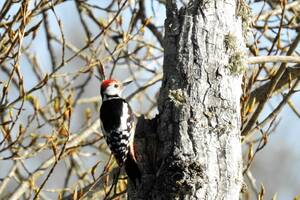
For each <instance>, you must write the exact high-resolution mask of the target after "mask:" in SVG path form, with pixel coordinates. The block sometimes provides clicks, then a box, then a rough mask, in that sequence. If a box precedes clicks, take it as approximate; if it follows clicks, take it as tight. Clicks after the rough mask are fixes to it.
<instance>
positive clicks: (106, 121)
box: [100, 79, 141, 187]
mask: <svg viewBox="0 0 300 200" xmlns="http://www.w3.org/2000/svg"><path fill="white" fill-rule="evenodd" d="M129 83H130V82H127V83H123V84H122V83H121V82H119V81H118V80H114V79H107V80H103V81H102V83H101V97H102V104H101V108H100V120H101V127H102V130H103V135H104V137H105V139H106V143H107V145H108V147H109V148H110V150H111V152H112V154H113V155H114V157H115V159H116V161H117V163H118V165H119V166H120V168H122V167H124V168H125V171H126V174H127V175H128V177H129V179H130V180H131V181H132V183H133V184H134V186H135V187H136V185H137V183H138V182H140V181H141V172H140V170H139V167H138V165H137V159H136V155H135V152H134V134H135V115H134V113H133V111H132V109H131V107H130V105H129V104H128V102H127V101H126V100H125V99H124V98H122V92H123V88H124V86H125V85H127V84H129Z"/></svg>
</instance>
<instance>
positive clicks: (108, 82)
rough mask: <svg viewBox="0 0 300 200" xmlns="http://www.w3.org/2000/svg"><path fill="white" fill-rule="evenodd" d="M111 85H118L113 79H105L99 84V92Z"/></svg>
mask: <svg viewBox="0 0 300 200" xmlns="http://www.w3.org/2000/svg"><path fill="white" fill-rule="evenodd" d="M112 83H119V81H117V80H114V79H107V80H104V81H102V83H101V90H105V89H106V88H107V87H108V86H109V85H111V84H112Z"/></svg>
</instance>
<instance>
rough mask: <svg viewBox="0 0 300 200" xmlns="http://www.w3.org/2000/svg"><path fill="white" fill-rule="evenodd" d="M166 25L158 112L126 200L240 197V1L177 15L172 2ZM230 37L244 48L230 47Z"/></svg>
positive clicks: (145, 126) (200, 4) (144, 128)
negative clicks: (136, 179) (237, 59)
mask: <svg viewBox="0 0 300 200" xmlns="http://www.w3.org/2000/svg"><path fill="white" fill-rule="evenodd" d="M165 28H166V32H165V39H164V42H165V43H164V48H165V58H164V66H163V69H164V78H163V83H162V88H161V91H160V98H159V113H160V114H159V116H157V117H156V119H154V120H144V119H140V120H139V123H138V127H137V134H136V135H137V136H136V137H137V139H136V140H137V151H138V154H139V161H140V167H141V168H142V169H143V178H142V183H141V185H140V186H139V187H138V189H137V191H133V190H132V188H129V194H128V196H129V199H187V200H190V199H225V200H235V199H238V198H239V193H240V189H241V184H242V175H241V169H242V159H241V143H240V107H239V105H240V101H239V98H240V94H241V78H240V76H239V75H237V73H236V71H233V69H235V66H232V65H234V64H236V63H239V62H233V61H232V57H234V55H235V54H236V52H238V51H239V49H240V47H243V46H244V43H243V37H242V25H241V21H240V20H239V18H238V17H237V16H236V0H209V1H200V0H195V1H190V3H189V4H188V5H187V6H186V7H185V8H184V9H180V10H179V11H178V10H177V7H176V3H175V1H171V0H170V1H167V19H166V21H165ZM228 35H230V36H231V37H232V38H234V40H235V41H234V43H236V44H238V46H239V47H232V45H231V44H226V37H227V36H228ZM230 48H231V50H230ZM232 49H234V50H232Z"/></svg>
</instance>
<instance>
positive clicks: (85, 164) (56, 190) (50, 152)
mask: <svg viewBox="0 0 300 200" xmlns="http://www.w3.org/2000/svg"><path fill="white" fill-rule="evenodd" d="M238 2H239V3H238V4H237V5H238V6H237V8H236V12H237V13H236V14H237V15H238V16H240V17H241V18H242V22H243V29H244V32H243V33H244V38H245V42H246V46H247V53H246V55H241V56H245V57H249V59H247V61H248V63H249V65H248V66H247V68H246V69H245V71H244V73H243V74H244V76H243V84H242V89H243V94H242V96H241V118H242V130H241V133H242V138H241V139H242V145H243V160H244V167H243V175H244V179H245V184H246V185H247V187H244V190H243V195H242V196H243V198H244V199H256V198H261V197H262V196H264V197H265V198H272V197H273V196H274V198H276V196H277V198H278V199H291V198H293V197H295V196H296V195H299V191H300V190H299V188H300V181H299V180H300V179H299V173H298V169H299V167H300V166H299V165H300V163H299V160H300V159H299V151H297V147H298V146H299V145H298V144H297V141H298V139H299V136H298V134H297V131H295V130H297V128H298V127H297V126H298V125H297V121H296V120H298V118H299V116H300V114H299V111H298V110H299V106H300V105H299V103H298V99H299V95H297V92H298V89H297V84H298V82H299V75H300V70H299V64H297V63H300V62H299V58H298V57H299V56H298V54H299V47H298V46H299V45H298V43H299V40H300V34H299V30H300V29H299V16H300V14H299V12H300V1H299V0H296V1H292V0H290V1H287V0H278V1H275V0H274V1H269V0H268V1H260V0H253V1H252V0H251V1H247V2H244V1H238ZM165 6H166V2H165V1H159V0H145V1H138V0H122V1H121V0H102V1H97V0H89V1H80V0H78V1H66V0H52V1H45V0H22V1H13V0H6V1H1V2H0V44H1V45H0V91H1V92H0V124H1V133H2V134H1V136H0V159H1V162H0V163H1V164H0V169H1V170H0V178H1V180H0V181H1V182H0V198H1V199H32V198H34V197H37V194H38V195H39V198H40V199H60V198H62V197H63V196H68V195H71V196H72V197H73V198H74V199H77V198H79V196H80V195H82V193H83V192H82V191H80V188H84V187H86V186H88V185H90V184H93V183H94V182H95V180H96V179H97V178H98V177H99V175H101V174H102V175H103V174H107V172H109V171H111V169H113V168H114V167H115V166H116V163H115V161H114V160H113V159H111V156H110V152H109V151H108V149H107V146H106V143H105V141H104V140H103V136H102V133H101V131H100V128H99V126H100V124H99V120H98V118H99V112H98V110H99V105H100V101H101V100H100V96H99V92H100V91H99V88H100V82H99V80H98V79H97V78H96V76H98V77H101V78H103V77H104V76H105V77H106V78H108V77H113V78H115V79H120V80H125V79H133V80H134V84H132V85H131V86H129V87H127V88H126V90H125V96H126V97H127V99H128V100H129V101H130V104H131V106H132V107H133V108H134V111H135V113H136V114H137V115H141V114H143V115H145V116H146V117H147V118H152V117H154V116H155V114H157V98H158V91H159V88H160V85H161V80H162V77H163V75H162V65H163V56H164V51H163V37H164V35H165V33H164V32H165V28H164V20H165V18H166V15H165V12H166V8H165ZM177 6H178V8H180V7H183V8H184V7H188V2H187V1H184V0H178V1H177ZM203 9H205V6H204V7H203ZM229 36H230V35H229ZM227 39H228V40H227V41H229V43H228V45H232V43H231V42H230V41H232V40H231V39H232V38H231V37H228V38H227ZM235 45H237V46H238V45H239V44H235ZM282 132H283V133H284V135H283V134H280V133H282ZM298 149H299V147H298ZM102 183H103V184H102V185H101V187H99V188H101V189H99V192H100V194H99V195H101V196H103V198H104V197H105V196H108V197H109V198H117V197H124V196H125V193H126V180H125V179H124V177H120V181H119V184H118V186H117V188H116V189H114V190H111V187H110V181H109V179H105V181H104V182H102ZM98 198H99V197H98Z"/></svg>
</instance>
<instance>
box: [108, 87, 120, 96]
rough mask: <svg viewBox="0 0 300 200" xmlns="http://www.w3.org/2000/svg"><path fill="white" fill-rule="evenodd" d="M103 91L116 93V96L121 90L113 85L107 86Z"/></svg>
mask: <svg viewBox="0 0 300 200" xmlns="http://www.w3.org/2000/svg"><path fill="white" fill-rule="evenodd" d="M105 93H106V94H107V95H118V96H120V95H121V91H120V90H119V89H118V88H115V87H113V86H109V87H107V88H106V91H105Z"/></svg>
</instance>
